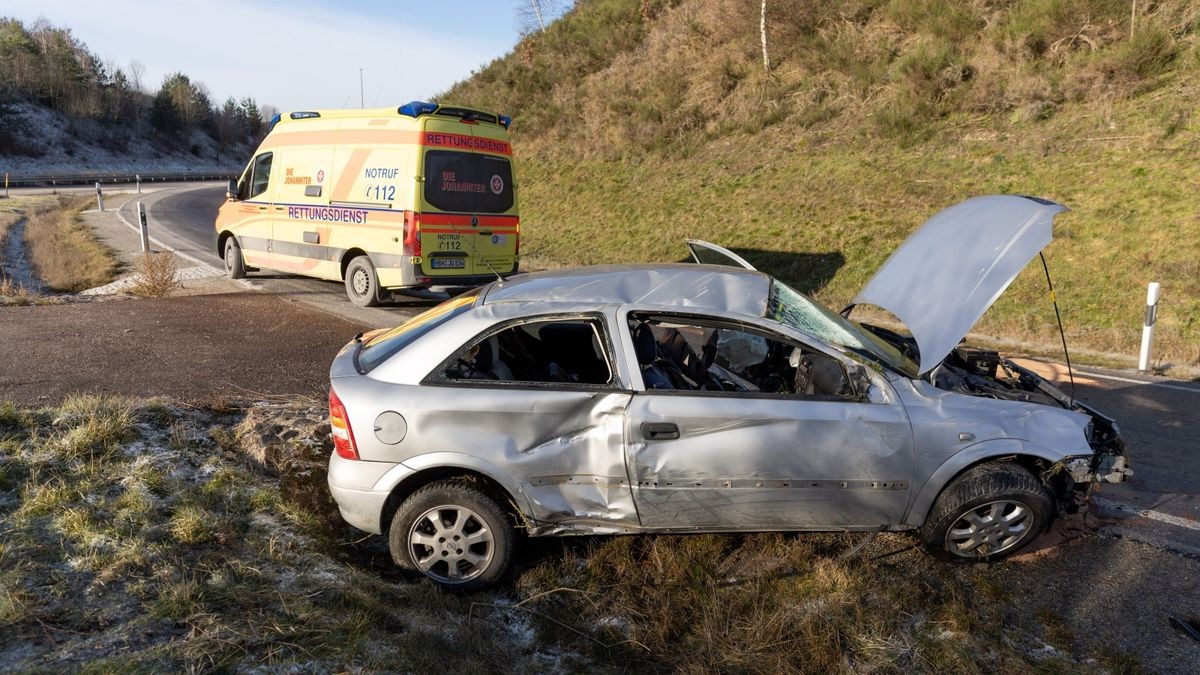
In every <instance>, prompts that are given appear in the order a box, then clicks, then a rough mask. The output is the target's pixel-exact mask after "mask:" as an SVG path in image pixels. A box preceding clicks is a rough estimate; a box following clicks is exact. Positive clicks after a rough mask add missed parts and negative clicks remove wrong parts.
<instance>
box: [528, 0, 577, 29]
mask: <svg viewBox="0 0 1200 675" xmlns="http://www.w3.org/2000/svg"><path fill="white" fill-rule="evenodd" d="M565 4H566V3H565V0H517V3H516V11H517V22H518V24H519V25H520V31H521V35H529V34H531V33H540V32H542V31H544V30H546V21H547V20H550V21H553V20H554V17H556V16H558V15H560V14H562V10H563V9H564V8H565Z"/></svg>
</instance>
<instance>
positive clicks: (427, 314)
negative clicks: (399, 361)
mask: <svg viewBox="0 0 1200 675" xmlns="http://www.w3.org/2000/svg"><path fill="white" fill-rule="evenodd" d="M478 295H479V289H475V290H473V291H470V292H468V293H463V294H462V295H460V296H458V297H457V298H454V299H452V300H447V301H446V302H443V303H442V304H440V305H438V306H437V307H434V308H433V309H429V310H426V311H424V312H422V313H420V314H418V315H416V316H414V317H413V318H411V319H409V320H408V321H405V322H404V323H402V324H400V325H399V326H396V327H395V328H393V329H391V330H388V331H384V332H382V333H379V334H378V335H375V336H373V337H371V338H370V339H369V340H367V341H366V342H364V343H363V345H362V347H360V348H359V350H358V355H357V358H356V359H355V364H356V365H357V366H358V371H359V372H360V373H364V374H365V373H369V372H371V370H373V369H374V368H375V366H378V365H379V364H381V363H383V362H384V361H387V360H388V359H390V358H391V357H392V356H394V355H395V354H396V352H398V351H400V350H401V349H404V348H405V347H406V346H408V345H409V344H411V343H412V342H413V341H414V340H416V339H417V338H419V337H421V336H422V335H424V334H426V333H428V332H429V331H431V330H433V329H434V328H437V327H438V326H440V325H442V324H444V323H446V322H447V321H449V320H450V319H453V318H454V317H456V316H458V315H460V314H465V313H466V312H469V311H471V306H472V305H474V304H475V298H476V296H478Z"/></svg>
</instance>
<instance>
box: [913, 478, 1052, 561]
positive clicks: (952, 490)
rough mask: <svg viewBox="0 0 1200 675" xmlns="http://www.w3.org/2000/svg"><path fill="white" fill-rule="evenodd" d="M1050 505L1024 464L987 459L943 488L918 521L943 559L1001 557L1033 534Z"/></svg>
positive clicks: (1046, 520)
mask: <svg viewBox="0 0 1200 675" xmlns="http://www.w3.org/2000/svg"><path fill="white" fill-rule="evenodd" d="M1053 508H1054V504H1053V500H1052V499H1051V497H1050V495H1049V494H1048V493H1047V492H1046V488H1045V487H1043V486H1042V483H1041V482H1040V481H1039V480H1038V479H1037V477H1036V476H1034V475H1033V474H1032V473H1030V472H1029V470H1028V469H1026V468H1025V467H1023V466H1020V465H1019V464H1016V463H1014V462H987V463H985V464H980V465H978V466H975V467H972V468H971V469H969V470H967V471H966V472H964V473H963V474H961V475H959V476H958V477H956V478H955V479H954V480H952V481H950V484H949V485H947V486H946V487H945V489H943V490H942V493H941V494H940V495H938V497H937V499H936V500H935V501H934V503H933V508H931V509H930V511H929V516H928V517H927V518H926V519H925V524H924V525H922V526H921V530H920V537H921V542H922V543H923V544H924V545H925V547H926V548H927V549H928V550H929V551H930V552H931V553H933V555H935V556H937V557H939V558H941V559H943V560H949V561H953V562H962V563H971V562H989V561H993V560H1000V559H1002V558H1006V557H1008V556H1010V555H1012V554H1014V553H1016V552H1018V551H1020V550H1021V549H1022V548H1024V547H1025V546H1027V545H1028V544H1029V543H1030V542H1032V541H1033V540H1034V539H1037V537H1038V535H1040V534H1041V533H1042V532H1043V531H1044V530H1045V529H1046V526H1047V525H1048V524H1049V523H1050V517H1051V515H1052V514H1053Z"/></svg>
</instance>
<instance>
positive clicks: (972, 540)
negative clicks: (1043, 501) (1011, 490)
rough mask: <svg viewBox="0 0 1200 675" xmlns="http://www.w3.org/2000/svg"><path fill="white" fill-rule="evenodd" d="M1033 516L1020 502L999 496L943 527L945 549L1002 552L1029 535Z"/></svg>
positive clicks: (968, 553) (966, 553) (978, 554)
mask: <svg viewBox="0 0 1200 675" xmlns="http://www.w3.org/2000/svg"><path fill="white" fill-rule="evenodd" d="M1031 520H1032V518H1031V517H1030V511H1029V509H1028V508H1027V507H1026V506H1025V505H1024V504H1022V503H1020V502H1016V501H1011V500H1007V499H1001V500H997V501H994V502H989V503H987V504H983V505H981V506H976V507H974V508H971V509H969V510H967V511H966V512H965V513H963V514H962V515H960V516H959V517H958V519H957V520H955V522H954V524H953V525H951V526H950V529H949V530H947V531H946V550H947V551H949V552H950V553H951V554H953V555H957V556H963V557H967V558H985V557H988V556H994V555H999V554H1002V553H1004V552H1005V551H1008V550H1009V549H1011V548H1013V547H1015V546H1016V545H1017V544H1019V543H1021V540H1022V539H1024V538H1025V537H1026V536H1028V535H1029V532H1030V530H1029V526H1030V521H1031Z"/></svg>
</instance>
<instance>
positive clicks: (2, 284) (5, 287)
mask: <svg viewBox="0 0 1200 675" xmlns="http://www.w3.org/2000/svg"><path fill="white" fill-rule="evenodd" d="M39 297H40V296H39V295H38V294H37V293H34V292H33V291H31V290H29V288H28V287H27V286H25V284H21V283H16V282H14V281H13V280H12V279H8V278H4V279H0V304H3V305H30V304H33V303H34V301H35V300H37V299H38V298H39Z"/></svg>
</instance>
